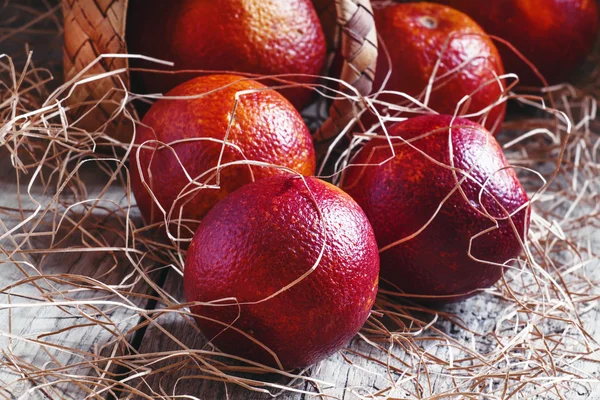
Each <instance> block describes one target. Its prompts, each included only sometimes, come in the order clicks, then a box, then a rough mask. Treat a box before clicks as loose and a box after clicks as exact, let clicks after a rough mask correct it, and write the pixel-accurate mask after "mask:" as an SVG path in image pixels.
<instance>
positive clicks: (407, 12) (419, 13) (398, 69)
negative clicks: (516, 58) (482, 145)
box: [366, 3, 506, 134]
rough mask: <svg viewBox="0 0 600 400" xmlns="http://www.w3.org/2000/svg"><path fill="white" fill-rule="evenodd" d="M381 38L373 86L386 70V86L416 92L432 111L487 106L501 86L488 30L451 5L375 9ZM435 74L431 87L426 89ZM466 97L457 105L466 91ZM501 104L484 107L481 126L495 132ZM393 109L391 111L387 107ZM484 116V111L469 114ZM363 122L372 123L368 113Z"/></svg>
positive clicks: (389, 98)
mask: <svg viewBox="0 0 600 400" xmlns="http://www.w3.org/2000/svg"><path fill="white" fill-rule="evenodd" d="M375 22H376V26H377V31H378V33H379V35H380V37H381V41H382V42H383V43H384V44H385V45H386V46H385V47H386V48H387V51H388V52H389V57H390V60H391V66H390V63H389V61H388V59H387V57H388V56H387V54H386V52H385V51H384V50H383V46H381V50H380V51H379V56H378V60H377V73H376V79H375V83H374V86H373V87H374V88H375V89H377V90H379V89H380V88H381V86H382V84H383V83H384V80H385V79H386V77H387V76H388V73H389V72H390V71H391V75H390V76H389V80H388V81H387V84H386V86H385V90H392V91H399V92H404V93H407V94H409V95H410V96H413V97H418V98H419V99H420V100H421V101H422V102H425V101H426V102H427V105H428V106H429V107H430V108H432V109H433V110H434V111H437V112H439V113H442V114H450V115H453V114H454V113H455V112H458V115H464V114H468V113H475V112H479V111H483V110H486V109H487V108H488V107H489V106H491V105H493V104H494V103H495V102H497V101H498V100H499V99H500V97H501V95H502V93H503V91H504V88H503V81H500V80H498V79H497V77H498V76H500V75H502V74H503V73H504V68H503V67H502V61H501V59H500V56H499V54H498V51H497V50H496V46H494V43H492V41H491V39H490V38H489V37H488V35H487V34H486V33H485V32H484V31H483V30H482V29H481V28H480V27H479V26H478V25H477V24H476V23H475V22H474V21H473V20H472V19H471V18H469V17H468V16H466V15H465V14H463V13H461V12H459V11H456V10H454V9H452V8H450V7H446V6H443V5H439V4H431V3H406V4H395V5H391V6H387V7H384V8H379V9H376V10H375ZM432 76H434V77H435V80H434V81H433V86H432V88H433V90H432V91H431V93H429V94H428V95H427V94H426V88H427V86H428V84H429V82H430V78H431V77H432ZM467 95H469V96H471V98H470V99H469V100H468V101H466V102H463V103H461V106H460V107H459V108H458V109H457V105H458V104H459V102H460V101H461V100H462V99H463V98H464V97H465V96H467ZM379 99H380V100H384V101H388V102H391V103H396V104H400V105H404V106H406V105H410V106H411V107H412V108H415V107H416V106H415V105H414V104H413V103H411V102H409V101H406V100H404V99H403V98H401V97H399V96H398V95H382V96H379ZM505 111H506V106H505V104H504V103H502V104H499V105H497V106H495V107H493V108H491V109H490V110H489V113H487V114H486V115H487V117H486V120H485V126H486V127H488V129H490V130H491V131H492V133H494V134H495V133H496V132H497V131H498V128H499V127H500V124H501V123H502V121H503V120H504V114H505ZM392 112H393V111H392ZM472 119H473V120H474V121H478V122H481V121H483V115H479V116H474V117H473V118H472ZM366 121H367V123H370V122H377V121H376V120H374V119H373V118H372V117H371V118H368V119H367V120H366Z"/></svg>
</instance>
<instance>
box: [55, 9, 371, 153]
mask: <svg viewBox="0 0 600 400" xmlns="http://www.w3.org/2000/svg"><path fill="white" fill-rule="evenodd" d="M62 3H63V15H64V19H65V21H64V38H65V39H64V54H63V57H64V72H65V79H66V80H70V79H72V78H74V77H76V76H77V75H78V74H81V71H82V70H83V69H84V68H86V67H88V66H89V65H90V63H92V62H93V61H94V60H96V59H97V58H98V56H99V55H100V54H113V53H127V46H126V43H125V21H126V13H127V0H63V2H62ZM313 3H314V5H315V8H316V10H317V12H318V13H319V17H320V19H321V23H322V25H323V30H324V32H325V36H326V38H327V45H328V49H329V51H330V52H332V51H336V50H337V49H338V48H339V49H340V53H341V55H342V57H343V59H344V62H343V67H342V73H341V74H342V75H341V77H340V78H341V79H343V80H344V81H345V82H347V83H349V84H350V85H352V86H353V87H354V88H356V89H357V90H358V92H360V93H361V94H362V95H367V94H369V93H370V92H371V88H372V84H373V79H374V76H375V64H376V61H377V34H376V31H375V23H374V20H373V14H372V9H371V4H370V2H369V0H313ZM121 68H122V69H124V70H127V68H128V62H127V59H126V58H103V59H101V60H100V62H99V63H97V64H95V65H94V66H93V68H91V69H89V70H88V71H86V72H85V74H84V76H85V75H88V74H89V75H92V74H94V75H95V74H100V73H104V72H108V71H115V70H116V69H121ZM123 86H125V87H126V88H129V76H128V74H127V73H123V74H118V75H112V76H109V77H106V78H104V79H101V80H96V81H94V82H93V83H91V84H85V85H80V86H77V87H76V88H75V91H74V92H73V94H72V95H71V97H70V100H71V101H72V104H81V103H82V102H85V103H86V104H90V106H88V108H87V109H86V107H85V106H83V107H81V106H80V107H78V108H77V109H74V110H72V113H73V114H72V117H73V118H82V119H81V120H80V121H78V124H77V126H78V127H80V128H85V129H86V130H89V131H94V130H98V129H103V130H104V131H106V132H107V133H109V134H110V135H111V136H112V137H114V138H116V139H118V140H120V141H123V142H129V141H130V140H131V133H132V126H131V122H130V121H129V120H128V119H126V118H124V117H123V116H116V117H115V118H112V119H111V117H114V116H115V111H116V110H117V109H118V108H119V104H120V102H121V101H122V100H123V98H124V96H125V92H124V91H123V90H114V89H115V88H117V89H122V88H123ZM100 100H102V101H101V103H100V104H99V105H98V102H99V101H100ZM92 105H93V109H92V110H91V111H90V108H92ZM96 105H98V106H96ZM359 107H362V105H360V104H357V103H356V102H350V101H348V100H336V101H334V102H333V103H332V105H331V107H330V116H329V119H327V120H326V121H325V122H324V123H323V125H322V126H321V128H320V129H319V130H318V131H317V132H316V133H315V140H316V141H324V140H327V139H329V138H331V137H333V136H335V135H336V134H337V133H338V132H340V131H341V129H342V128H343V127H345V126H346V125H347V123H348V122H349V121H350V120H351V119H352V118H353V117H354V116H355V115H356V113H357V112H358V111H359V110H358V108H359ZM130 111H131V113H132V114H133V115H135V111H134V110H133V109H132V108H131V109H130ZM109 120H110V122H109V123H108V124H107V121H109Z"/></svg>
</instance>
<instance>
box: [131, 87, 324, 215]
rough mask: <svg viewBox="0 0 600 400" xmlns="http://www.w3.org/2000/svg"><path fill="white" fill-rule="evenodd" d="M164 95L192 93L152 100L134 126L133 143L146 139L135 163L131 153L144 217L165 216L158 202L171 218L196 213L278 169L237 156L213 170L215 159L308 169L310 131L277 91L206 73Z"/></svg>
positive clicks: (308, 171) (311, 168) (310, 170)
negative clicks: (177, 97)
mask: <svg viewBox="0 0 600 400" xmlns="http://www.w3.org/2000/svg"><path fill="white" fill-rule="evenodd" d="M244 91H246V92H244ZM238 93H239V95H238V97H239V102H238V104H237V107H236V108H235V110H234V104H235V99H236V94H238ZM168 95H169V96H198V97H196V98H189V99H183V100H182V99H161V100H158V101H157V102H156V103H154V105H153V106H152V107H151V108H150V110H149V111H148V113H147V114H146V115H145V116H144V118H143V120H142V125H140V126H139V127H138V129H137V134H136V137H135V143H136V144H137V145H142V144H143V145H144V147H142V148H140V149H139V168H138V151H137V150H136V149H134V150H133V151H132V153H131V159H130V163H131V170H132V182H131V185H132V189H133V192H134V194H135V198H136V200H137V204H138V205H139V207H140V210H141V212H142V215H143V216H144V217H145V219H146V221H147V222H152V223H153V222H160V221H162V220H163V219H164V218H165V216H164V215H163V212H162V211H161V210H160V208H159V207H158V205H160V206H161V207H162V209H163V210H165V213H166V214H167V215H169V216H170V217H169V219H170V220H177V219H179V216H180V214H181V216H182V217H183V218H185V219H191V220H198V219H200V218H202V217H203V216H204V214H206V212H207V211H208V210H209V209H210V208H211V207H212V206H213V205H214V204H215V203H216V202H217V201H219V200H220V199H222V198H224V197H225V196H226V195H227V194H228V193H230V192H232V191H233V190H235V189H237V188H239V187H240V186H242V185H244V184H246V183H249V182H251V181H252V180H253V179H255V180H256V179H261V178H264V177H267V176H271V175H277V174H281V173H282V171H280V170H278V169H276V168H266V167H257V166H250V165H248V164H245V165H243V164H242V165H230V166H226V167H223V168H222V169H221V170H220V171H219V173H218V174H217V171H216V169H215V168H216V167H217V165H224V164H227V163H232V162H235V161H244V162H245V160H255V161H261V162H264V163H270V164H274V165H278V166H282V167H286V168H289V169H292V170H295V171H297V172H299V173H301V174H304V175H312V174H313V173H314V171H315V164H316V161H315V153H314V147H313V144H312V137H311V136H310V132H309V131H308V128H307V127H306V125H305V123H304V121H303V120H302V118H301V117H300V114H298V112H297V111H296V109H295V108H294V107H293V106H292V105H291V104H290V103H289V102H288V101H287V100H286V99H285V98H284V97H283V96H282V95H280V94H279V93H277V92H276V91H274V90H271V89H268V88H267V87H265V86H264V85H262V84H260V83H258V82H255V81H252V80H247V79H246V80H245V79H244V78H242V77H239V76H235V75H209V76H203V77H199V78H196V79H193V80H191V81H188V82H186V83H184V84H182V85H180V86H178V87H176V88H175V89H173V90H172V91H170V92H169V93H168ZM228 129H229V131H228ZM226 135H227V137H226ZM225 139H226V144H224V141H225ZM163 144H170V148H169V147H165V146H164V145H163ZM219 160H220V164H219ZM142 177H143V179H144V181H145V183H146V185H147V186H148V188H147V187H146V186H145V185H144V184H143V182H142ZM193 180H197V181H196V182H195V183H192V181H193ZM198 184H208V185H212V186H213V188H207V187H204V188H202V187H200V186H198ZM215 185H218V188H214V187H215ZM153 196H154V198H153ZM184 225H185V224H184Z"/></svg>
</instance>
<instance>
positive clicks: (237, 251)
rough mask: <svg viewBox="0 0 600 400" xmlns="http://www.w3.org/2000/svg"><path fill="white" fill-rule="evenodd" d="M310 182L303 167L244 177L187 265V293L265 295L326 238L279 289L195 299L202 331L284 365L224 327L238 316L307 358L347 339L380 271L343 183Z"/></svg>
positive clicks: (365, 311)
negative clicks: (297, 172) (250, 179)
mask: <svg viewBox="0 0 600 400" xmlns="http://www.w3.org/2000/svg"><path fill="white" fill-rule="evenodd" d="M306 184H307V185H308V188H310V192H309V190H308V189H307V187H306V185H305V183H304V182H303V181H302V179H299V178H298V177H297V176H287V177H285V176H277V177H270V178H266V179H263V180H260V181H257V182H255V183H252V184H249V185H246V186H244V187H243V188H241V189H239V190H237V191H235V192H234V193H232V194H231V195H230V196H228V197H227V198H225V199H224V200H223V201H221V202H220V203H219V204H217V205H216V206H215V207H214V208H213V209H212V210H211V211H210V212H209V213H208V214H207V215H206V217H205V218H204V219H203V220H202V223H201V224H200V226H199V228H198V230H197V231H196V234H195V236H194V239H193V240H192V243H191V245H190V247H189V250H188V252H187V259H186V263H185V272H184V289H185V296H186V299H187V300H188V301H189V302H192V301H198V302H209V301H216V300H220V299H224V298H231V297H235V298H236V299H237V300H238V302H240V303H244V302H258V301H261V300H263V299H266V298H267V297H270V296H271V295H273V294H274V293H277V292H278V291H280V290H281V289H283V288H285V287H286V286H288V285H290V284H291V283H292V282H295V281H296V280H297V279H298V278H300V277H302V276H303V275H304V274H305V273H306V272H307V271H309V270H310V269H311V268H312V267H313V265H314V263H315V262H316V261H317V259H318V255H319V253H320V252H321V250H322V248H323V244H324V243H325V250H324V252H323V257H322V259H321V260H320V263H319V264H318V266H317V267H316V269H315V270H313V272H312V273H311V274H310V275H308V276H306V277H305V278H304V279H303V280H301V281H300V282H298V283H296V285H294V286H292V287H291V288H288V289H287V290H285V291H283V292H281V293H280V294H278V295H277V296H275V297H272V298H270V299H268V300H266V301H264V302H260V303H256V304H245V305H241V306H240V307H238V306H237V305H230V306H217V307H213V306H195V307H192V308H191V309H192V312H194V313H195V314H198V315H200V316H202V317H204V318H196V321H197V323H198V325H199V327H200V329H201V330H202V332H203V333H204V334H205V336H206V337H207V338H208V339H211V340H212V342H213V343H214V344H215V345H216V346H217V347H218V348H219V349H221V350H222V351H224V352H227V353H229V354H234V355H238V356H241V357H244V358H248V359H250V360H254V361H257V362H261V363H263V364H268V365H273V366H277V363H276V361H275V359H274V358H273V356H272V355H270V354H269V353H268V352H267V351H265V350H264V349H262V348H261V347H259V346H258V345H256V344H253V342H251V341H250V339H247V338H245V337H244V336H243V335H242V334H240V333H237V332H235V331H234V330H232V329H228V330H226V331H225V332H222V331H223V329H224V327H225V326H227V325H229V324H232V323H233V327H235V328H237V329H239V330H241V331H242V332H245V333H246V334H248V335H251V336H252V337H253V338H255V339H256V340H258V341H260V342H261V343H263V344H264V345H266V346H267V347H269V348H270V349H271V350H272V351H274V352H275V354H276V355H277V357H278V358H279V360H280V362H281V364H282V366H283V367H284V368H286V369H293V368H297V367H305V366H308V365H310V364H313V363H315V362H317V361H319V360H321V359H322V358H324V357H326V356H328V355H331V354H332V353H334V352H335V351H337V350H338V349H339V348H340V347H342V346H344V345H346V344H347V343H348V341H350V339H351V338H352V337H353V336H354V335H355V334H356V333H357V332H358V330H359V329H360V328H361V326H362V325H363V324H364V322H365V320H366V319H367V317H368V316H369V313H370V310H371V307H372V306H373V303H374V301H375V297H376V294H377V283H378V274H379V254H378V251H377V243H376V241H375V235H374V234H373V229H372V228H371V225H370V224H369V221H368V220H367V217H366V216H365V214H364V212H363V211H362V210H361V209H360V207H359V206H358V205H357V204H356V203H355V202H354V200H352V198H351V197H350V196H348V195H347V194H346V193H344V192H343V191H342V190H340V189H338V188H337V187H335V186H333V185H331V184H329V183H326V182H323V181H321V180H319V179H317V178H314V177H309V178H306ZM311 193H312V196H314V197H311ZM317 206H318V208H319V209H320V212H321V215H322V218H321V217H320V216H319V214H318V212H317ZM221 304H224V303H221ZM229 304H232V302H231V301H230V302H229ZM238 315H239V318H238ZM206 318H211V319H214V320H217V321H221V322H222V323H223V324H225V325H222V324H219V323H215V322H211V321H209V320H207V319H206Z"/></svg>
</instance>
